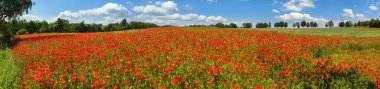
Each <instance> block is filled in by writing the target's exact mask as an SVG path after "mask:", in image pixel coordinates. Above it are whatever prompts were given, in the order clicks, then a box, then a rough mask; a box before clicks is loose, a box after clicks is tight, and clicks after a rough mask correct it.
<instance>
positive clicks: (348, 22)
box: [346, 21, 354, 27]
mask: <svg viewBox="0 0 380 89" xmlns="http://www.w3.org/2000/svg"><path fill="white" fill-rule="evenodd" d="M353 26H354V25H353V24H352V22H351V21H346V27H353Z"/></svg>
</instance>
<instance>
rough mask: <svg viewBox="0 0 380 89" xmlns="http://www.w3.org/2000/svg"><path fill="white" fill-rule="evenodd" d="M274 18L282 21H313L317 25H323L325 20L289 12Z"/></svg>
mask: <svg viewBox="0 0 380 89" xmlns="http://www.w3.org/2000/svg"><path fill="white" fill-rule="evenodd" d="M275 18H277V19H280V20H283V21H315V22H318V23H325V22H326V21H327V20H326V19H325V18H323V17H320V18H317V17H313V16H311V15H309V14H302V13H299V12H291V13H289V14H284V15H279V16H276V17H275Z"/></svg>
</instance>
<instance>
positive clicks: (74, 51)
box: [12, 27, 380, 89]
mask: <svg viewBox="0 0 380 89" xmlns="http://www.w3.org/2000/svg"><path fill="white" fill-rule="evenodd" d="M17 37H18V38H20V41H19V43H18V44H17V45H15V46H14V48H13V49H12V53H13V55H14V58H13V60H14V62H15V63H14V64H15V65H16V66H18V67H20V68H21V70H20V72H19V73H17V74H16V77H17V81H18V82H17V83H18V84H17V85H19V87H17V88H21V89H62V88H63V89H76V88H80V89H88V88H90V89H92V88H94V89H98V88H100V89H112V88H113V89H152V88H153V89H209V88H222V89H225V88H227V89H231V88H233V89H252V88H253V89H277V88H322V89H324V88H355V89H356V88H375V89H376V88H379V87H380V76H379V74H380V69H379V65H380V61H379V60H380V55H379V53H380V38H378V37H377V38H374V37H373V38H368V37H367V38H363V37H361V38H359V37H333V36H311V35H296V34H286V33H281V32H266V31H252V30H241V29H222V28H214V27H159V28H149V29H142V30H133V31H125V32H106V33H72V34H32V35H19V36H17Z"/></svg>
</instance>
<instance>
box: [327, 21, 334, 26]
mask: <svg viewBox="0 0 380 89" xmlns="http://www.w3.org/2000/svg"><path fill="white" fill-rule="evenodd" d="M328 25H329V27H330V28H332V27H334V22H333V21H332V20H330V21H329V22H328Z"/></svg>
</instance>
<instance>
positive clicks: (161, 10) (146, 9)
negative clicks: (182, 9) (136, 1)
mask: <svg viewBox="0 0 380 89" xmlns="http://www.w3.org/2000/svg"><path fill="white" fill-rule="evenodd" d="M133 11H135V12H141V13H143V14H153V15H168V14H173V13H178V12H179V9H178V7H177V4H176V3H174V2H173V1H167V2H156V5H146V6H135V7H134V8H133Z"/></svg>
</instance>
